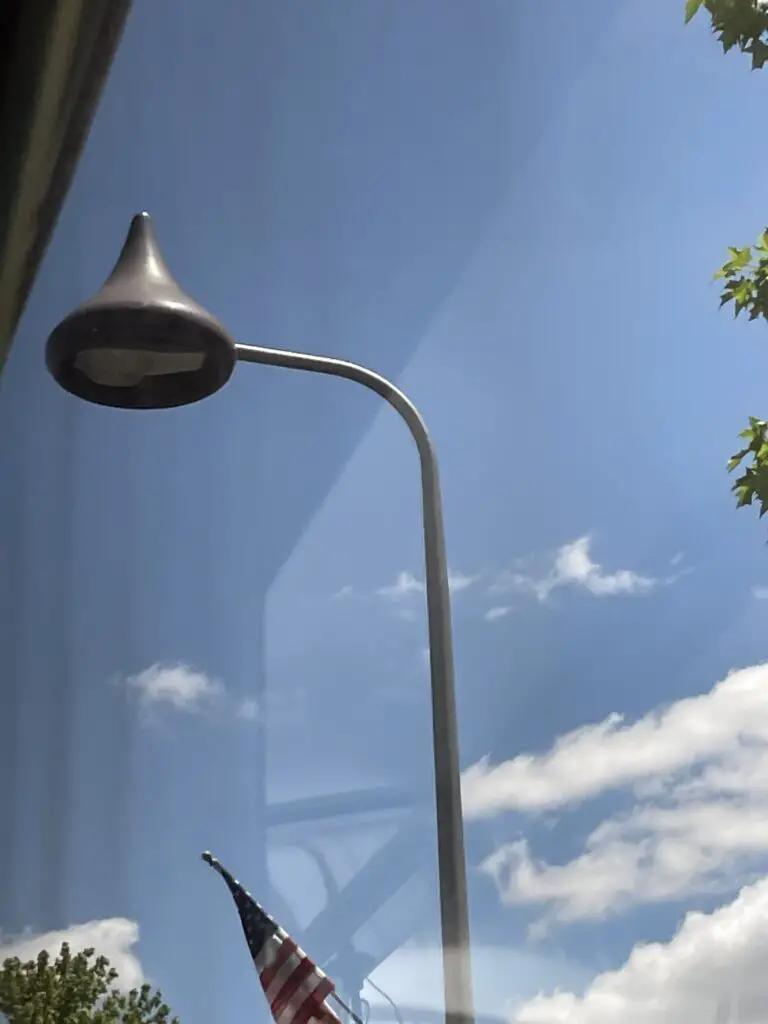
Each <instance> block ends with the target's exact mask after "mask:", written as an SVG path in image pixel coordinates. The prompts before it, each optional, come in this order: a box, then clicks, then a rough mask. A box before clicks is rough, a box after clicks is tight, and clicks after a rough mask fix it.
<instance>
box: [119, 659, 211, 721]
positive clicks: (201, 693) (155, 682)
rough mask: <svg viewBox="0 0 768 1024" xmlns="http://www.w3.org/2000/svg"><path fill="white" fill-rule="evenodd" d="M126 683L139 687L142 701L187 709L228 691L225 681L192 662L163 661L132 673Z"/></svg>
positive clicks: (138, 691)
mask: <svg viewBox="0 0 768 1024" xmlns="http://www.w3.org/2000/svg"><path fill="white" fill-rule="evenodd" d="M126 685H127V686H128V687H130V688H131V689H134V690H136V691H137V693H138V694H139V699H140V701H141V703H142V704H145V705H162V704H166V705H170V706H171V707H173V708H176V709H177V710H178V711H187V712H196V711H199V710H200V709H201V708H202V707H204V706H205V705H209V704H211V703H213V702H214V701H216V700H217V699H218V698H219V697H221V696H222V695H223V693H224V686H223V684H222V683H220V682H219V681H218V679H211V678H210V677H209V676H207V675H206V674H205V673H204V672H198V671H197V670H196V669H193V668H190V667H189V666H188V665H181V664H176V665H164V664H162V663H160V662H157V663H156V664H154V665H151V666H150V667H149V668H146V669H144V671H143V672H139V673H138V674H137V675H133V676H129V677H128V678H127V679H126Z"/></svg>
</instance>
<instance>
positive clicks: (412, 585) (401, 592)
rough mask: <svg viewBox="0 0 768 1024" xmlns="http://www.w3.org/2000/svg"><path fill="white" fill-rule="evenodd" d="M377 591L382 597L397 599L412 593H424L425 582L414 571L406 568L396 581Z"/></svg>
mask: <svg viewBox="0 0 768 1024" xmlns="http://www.w3.org/2000/svg"><path fill="white" fill-rule="evenodd" d="M376 593H377V594H378V595H379V596H380V597H386V598H389V599H390V600H395V601H396V600H398V599H401V598H403V597H408V596H409V595H410V594H423V593H424V584H423V583H422V582H421V581H420V580H417V579H416V577H415V576H414V575H413V573H412V572H408V571H407V570H404V571H403V572H399V573H398V574H397V579H396V580H395V582H394V583H390V584H388V585H387V586H386V587H379V589H378V590H377V591H376Z"/></svg>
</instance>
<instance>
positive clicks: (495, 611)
mask: <svg viewBox="0 0 768 1024" xmlns="http://www.w3.org/2000/svg"><path fill="white" fill-rule="evenodd" d="M511 611H512V608H511V606H510V605H508V604H497V605H494V606H493V608H489V609H488V611H487V612H486V613H485V615H484V618H485V620H486V622H498V620H499V619H503V618H504V617H505V616H507V615H509V613H510V612H511Z"/></svg>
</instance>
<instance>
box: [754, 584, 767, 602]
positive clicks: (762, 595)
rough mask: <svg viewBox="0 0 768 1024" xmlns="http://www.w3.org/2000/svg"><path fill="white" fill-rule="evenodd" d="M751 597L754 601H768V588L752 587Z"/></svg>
mask: <svg viewBox="0 0 768 1024" xmlns="http://www.w3.org/2000/svg"><path fill="white" fill-rule="evenodd" d="M752 597H754V598H755V600H756V601H768V587H766V586H756V587H752Z"/></svg>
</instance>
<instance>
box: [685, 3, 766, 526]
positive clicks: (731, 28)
mask: <svg viewBox="0 0 768 1024" xmlns="http://www.w3.org/2000/svg"><path fill="white" fill-rule="evenodd" d="M702 10H703V11H706V12H707V13H708V14H709V16H710V19H711V21H712V31H713V33H714V34H715V35H716V36H717V38H718V39H719V41H720V43H721V44H722V47H723V51H724V52H725V53H727V52H728V51H729V50H732V49H733V48H734V47H738V49H739V50H740V51H741V52H742V53H746V54H749V55H750V56H751V58H752V67H753V69H758V68H762V67H763V65H764V64H765V63H766V62H767V61H768V0H686V5H685V20H686V23H687V22H689V21H691V19H692V18H694V17H695V16H696V15H697V14H698V13H699V12H700V11H702ZM728 254H729V257H730V258H729V259H728V260H726V262H725V263H724V264H723V266H722V267H721V268H720V270H718V272H717V273H716V274H715V278H716V279H719V280H721V281H723V290H722V292H721V295H720V306H721V308H722V307H723V306H725V305H728V304H732V305H733V313H734V316H735V317H737V316H739V315H740V314H741V313H746V314H747V317H748V318H749V320H758V319H760V318H761V317H762V319H763V320H765V321H767V322H768V229H766V230H765V231H764V232H763V233H762V235H761V236H760V238H759V239H758V241H757V243H756V244H755V245H745V246H743V247H742V248H735V247H733V246H729V248H728ZM739 437H740V438H741V439H742V440H743V441H746V442H747V443H746V445H745V446H744V447H742V448H740V449H739V451H737V452H736V454H735V455H732V456H731V458H730V459H729V460H728V472H729V473H732V472H733V471H734V470H735V469H737V468H740V469H741V475H740V476H738V477H737V478H736V479H735V480H734V482H733V485H732V488H731V489H732V491H733V493H734V495H735V496H736V507H737V508H743V507H744V506H745V505H751V504H753V502H755V501H756V502H757V503H758V505H759V514H760V517H761V518H762V517H763V516H764V515H765V514H766V512H768V423H766V421H765V420H761V419H758V418H757V417H756V416H750V417H749V426H748V427H746V428H745V429H744V430H742V432H741V434H740V435H739Z"/></svg>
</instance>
